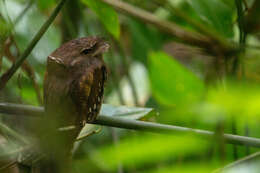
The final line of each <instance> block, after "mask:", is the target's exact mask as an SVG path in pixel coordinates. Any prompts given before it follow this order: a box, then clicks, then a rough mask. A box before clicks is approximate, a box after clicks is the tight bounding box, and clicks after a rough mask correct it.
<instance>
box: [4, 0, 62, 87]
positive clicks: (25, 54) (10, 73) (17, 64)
mask: <svg viewBox="0 0 260 173" xmlns="http://www.w3.org/2000/svg"><path fill="white" fill-rule="evenodd" d="M65 2H66V0H60V2H59V4H58V5H57V7H56V8H55V9H54V11H53V12H52V14H51V16H50V17H49V18H48V20H47V21H46V22H45V23H44V24H43V26H42V27H41V29H40V30H39V31H38V33H37V34H36V35H35V36H34V38H33V39H32V41H31V42H30V44H29V45H28V47H27V48H26V49H25V51H24V52H23V53H22V54H21V56H20V57H19V58H18V60H17V61H16V62H15V63H14V64H13V65H12V66H11V68H10V69H8V70H7V71H6V72H5V73H4V74H3V75H2V76H1V78H0V90H2V89H3V88H4V87H5V85H6V83H7V82H8V81H9V79H11V77H12V76H13V75H14V73H15V72H16V71H17V69H18V68H19V67H20V66H21V65H22V64H23V62H24V60H25V59H26V58H27V57H28V55H29V54H30V53H31V51H32V50H33V48H34V47H35V45H36V44H37V43H38V41H39V40H40V39H41V37H42V36H43V34H44V33H45V32H46V31H47V29H48V28H49V26H50V25H51V24H52V22H53V21H54V19H55V18H56V16H57V15H58V13H59V12H60V10H61V8H62V6H63V5H64V4H65Z"/></svg>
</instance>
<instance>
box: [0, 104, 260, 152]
mask: <svg viewBox="0 0 260 173" xmlns="http://www.w3.org/2000/svg"><path fill="white" fill-rule="evenodd" d="M0 113H4V114H14V115H21V116H22V115H23V116H32V117H40V116H42V115H43V113H44V109H43V108H42V107H35V106H25V105H19V104H10V103H0ZM93 124H99V125H104V126H110V127H118V128H123V129H132V130H140V131H147V132H154V133H189V134H194V135H197V136H200V137H205V138H207V139H208V140H212V139H213V137H214V132H211V131H207V130H200V129H192V128H187V127H180V126H173V125H166V124H159V123H152V122H143V121H138V120H129V119H127V118H120V117H111V116H105V115H99V116H98V118H97V120H96V121H95V122H94V123H93ZM223 137H224V139H225V141H226V142H227V143H230V144H238V145H248V146H252V147H260V139H258V138H253V137H245V136H238V135H232V134H224V135H223Z"/></svg>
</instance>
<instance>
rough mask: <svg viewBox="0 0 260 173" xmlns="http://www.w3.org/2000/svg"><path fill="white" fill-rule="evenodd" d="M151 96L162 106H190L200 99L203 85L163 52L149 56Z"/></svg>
mask: <svg viewBox="0 0 260 173" xmlns="http://www.w3.org/2000/svg"><path fill="white" fill-rule="evenodd" d="M148 65H149V75H150V80H151V87H152V94H153V95H154V97H155V98H156V99H157V100H158V101H159V102H160V103H161V104H164V105H168V106H173V105H182V104H190V103H193V102H194V101H198V99H200V98H201V96H202V94H203V91H204V85H203V82H202V81H201V80H200V79H198V78H197V77H196V76H195V75H194V74H193V73H192V72H190V71H189V70H188V69H186V68H185V67H183V66H182V65H181V64H179V63H178V62H177V61H176V60H175V59H174V58H172V57H170V56H169V55H167V54H165V53H163V52H154V53H151V54H150V56H149V63H148Z"/></svg>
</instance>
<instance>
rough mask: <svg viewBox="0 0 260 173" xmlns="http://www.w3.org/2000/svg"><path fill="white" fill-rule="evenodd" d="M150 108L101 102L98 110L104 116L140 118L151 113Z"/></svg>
mask: <svg viewBox="0 0 260 173" xmlns="http://www.w3.org/2000/svg"><path fill="white" fill-rule="evenodd" d="M152 110H153V109H152V108H138V107H127V106H113V105H109V104H102V108H101V111H100V114H101V115H106V116H120V117H123V118H128V119H134V120H137V119H141V118H144V117H145V116H147V115H148V114H149V113H151V111H152Z"/></svg>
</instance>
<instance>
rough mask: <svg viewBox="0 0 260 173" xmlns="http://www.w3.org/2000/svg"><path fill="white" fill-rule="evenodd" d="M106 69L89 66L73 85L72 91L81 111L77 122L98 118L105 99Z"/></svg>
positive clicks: (73, 98)
mask: <svg viewBox="0 0 260 173" xmlns="http://www.w3.org/2000/svg"><path fill="white" fill-rule="evenodd" d="M105 78H106V69H105V68H103V67H101V68H89V69H88V70H87V71H86V72H85V73H84V74H83V75H81V77H80V78H79V79H78V80H76V83H74V84H73V85H72V88H71V90H70V93H71V95H72V100H73V101H74V102H75V104H76V105H77V108H78V112H79V115H80V117H79V119H78V120H77V122H81V123H83V124H84V123H85V122H92V121H94V120H95V119H96V117H97V115H98V113H99V110H100V107H101V104H102V100H103V92H104V83H105Z"/></svg>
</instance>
